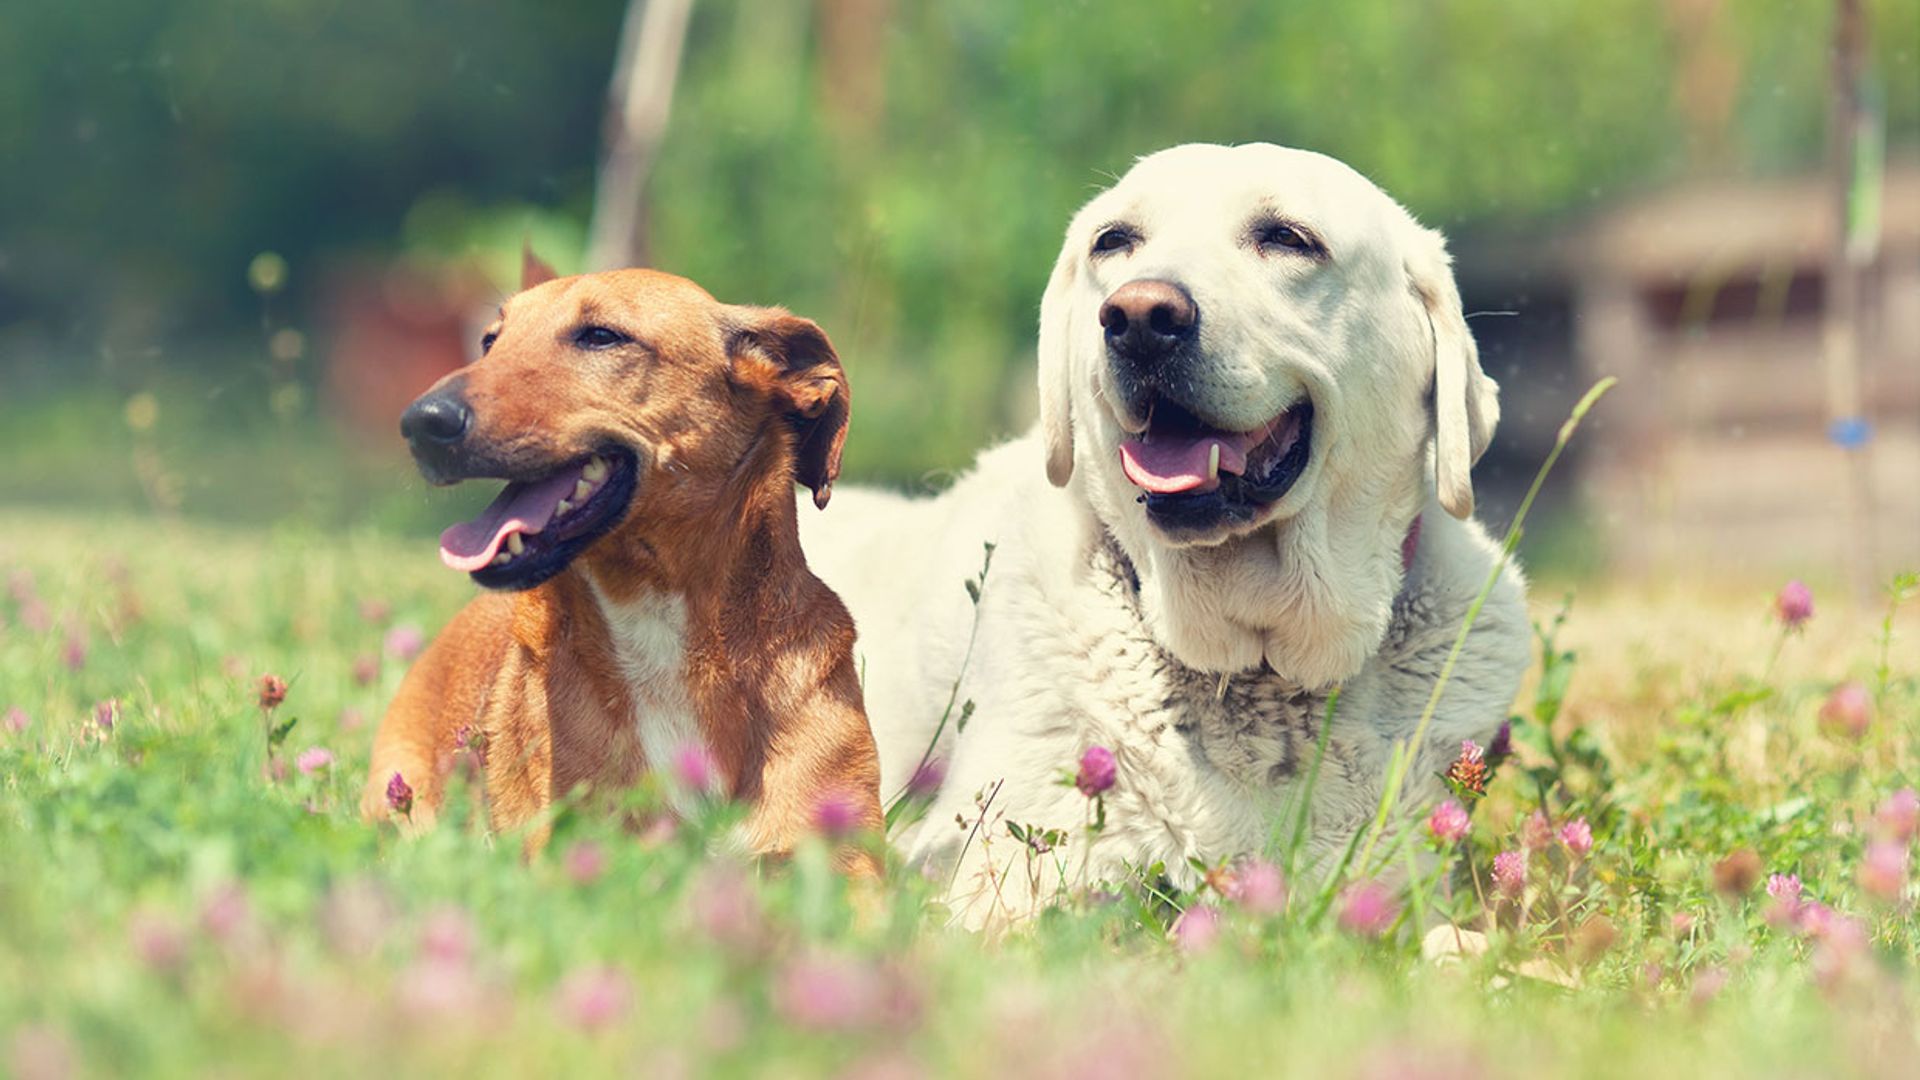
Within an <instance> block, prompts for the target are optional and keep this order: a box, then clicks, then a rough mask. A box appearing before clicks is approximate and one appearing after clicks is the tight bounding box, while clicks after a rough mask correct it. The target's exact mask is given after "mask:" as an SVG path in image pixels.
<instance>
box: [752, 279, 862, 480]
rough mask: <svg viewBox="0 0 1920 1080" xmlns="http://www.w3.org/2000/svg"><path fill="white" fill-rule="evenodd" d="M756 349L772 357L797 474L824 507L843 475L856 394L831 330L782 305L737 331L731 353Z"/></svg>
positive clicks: (798, 478)
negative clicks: (849, 384)
mask: <svg viewBox="0 0 1920 1080" xmlns="http://www.w3.org/2000/svg"><path fill="white" fill-rule="evenodd" d="M743 346H744V347H749V348H753V349H755V350H756V351H758V352H759V353H761V354H762V355H763V356H765V357H766V358H767V359H769V360H771V361H773V363H774V365H775V366H776V368H777V369H778V374H777V375H776V376H775V378H774V381H773V393H774V396H775V398H776V399H777V400H778V401H779V402H780V406H781V409H782V411H783V413H784V415H785V419H786V422H787V424H788V426H789V427H791V428H792V430H793V478H794V479H795V480H797V481H799V482H800V483H802V484H805V485H807V487H809V488H811V489H812V490H813V505H815V506H818V507H821V508H823V509H824V508H825V507H826V505H827V499H828V498H829V497H831V496H832V494H833V482H834V480H835V479H836V478H838V477H839V475H840V450H841V448H842V447H844V446H845V445H846V442H847V422H848V420H849V418H850V417H851V414H852V399H851V397H850V395H849V391H848V389H847V373H846V371H844V370H843V369H842V368H841V367H840V357H839V355H838V354H836V353H835V352H834V351H833V343H832V342H830V341H828V340H827V335H826V332H825V331H823V330H821V329H820V327H819V326H817V325H815V324H814V323H813V322H812V321H811V320H808V319H803V318H801V317H799V316H798V315H790V314H788V313H787V312H785V311H781V310H780V309H778V308H766V309H762V310H761V311H760V313H759V320H758V321H757V322H756V323H754V324H752V325H751V326H748V327H746V328H744V329H742V330H741V331H739V333H738V334H737V335H736V337H735V340H734V343H733V348H731V349H729V351H730V352H735V353H737V352H738V351H739V349H740V348H741V347H743Z"/></svg>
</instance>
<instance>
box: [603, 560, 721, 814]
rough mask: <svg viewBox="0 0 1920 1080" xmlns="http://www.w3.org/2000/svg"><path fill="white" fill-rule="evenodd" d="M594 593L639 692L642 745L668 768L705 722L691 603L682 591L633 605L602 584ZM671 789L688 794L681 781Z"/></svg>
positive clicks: (631, 687)
mask: <svg viewBox="0 0 1920 1080" xmlns="http://www.w3.org/2000/svg"><path fill="white" fill-rule="evenodd" d="M593 595H594V599H595V600H597V601H598V602H599V604H600V614H601V616H602V617H604V618H605V619H606V620H607V629H608V631H609V632H610V633H611V635H612V637H613V647H614V658H615V660H616V661H617V662H618V663H619V665H620V672H621V674H622V675H624V676H625V677H626V683H627V689H628V692H629V693H630V694H632V695H633V723H634V728H635V730H636V731H638V732H639V734H640V747H641V749H642V750H643V751H645V753H646V757H647V761H648V763H649V764H650V765H651V766H652V767H653V768H655V769H665V768H666V767H667V766H668V764H669V763H670V762H672V761H673V759H674V755H675V754H678V753H679V752H680V751H681V750H682V749H684V748H686V747H688V746H692V745H695V744H696V743H698V742H699V741H700V722H699V719H698V718H697V717H696V716H695V715H694V712H693V701H692V699H691V698H690V697H689V696H688V695H687V679H686V640H687V605H686V603H685V601H683V600H682V599H681V598H680V597H679V596H677V595H674V594H671V593H654V592H648V593H645V594H643V595H642V596H641V597H640V598H639V599H638V600H635V601H633V602H631V603H626V604H621V603H615V602H614V601H612V600H609V599H608V598H607V596H606V594H605V593H603V592H601V591H600V586H599V585H598V584H597V583H595V584H594V586H593ZM667 775H671V774H670V773H668V774H667ZM670 788H673V789H674V797H675V798H676V799H678V798H682V797H684V796H685V795H687V794H688V793H686V792H680V791H678V790H677V786H676V785H670ZM683 809H684V808H683Z"/></svg>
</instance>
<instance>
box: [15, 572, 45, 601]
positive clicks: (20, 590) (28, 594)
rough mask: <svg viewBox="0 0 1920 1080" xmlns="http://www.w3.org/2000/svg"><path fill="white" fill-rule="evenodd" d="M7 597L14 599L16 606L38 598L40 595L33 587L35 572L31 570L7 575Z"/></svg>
mask: <svg viewBox="0 0 1920 1080" xmlns="http://www.w3.org/2000/svg"><path fill="white" fill-rule="evenodd" d="M7 595H8V596H11V597H13V602H14V603H16V604H24V603H26V602H27V601H29V600H33V599H35V598H37V597H38V596H39V595H40V594H39V592H38V591H37V590H36V589H35V588H34V587H33V572H32V571H30V570H14V571H11V572H9V573H8V574H7Z"/></svg>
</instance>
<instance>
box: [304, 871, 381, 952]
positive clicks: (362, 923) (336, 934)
mask: <svg viewBox="0 0 1920 1080" xmlns="http://www.w3.org/2000/svg"><path fill="white" fill-rule="evenodd" d="M393 920H394V903H393V899H392V898H391V897H389V896H388V895H387V893H386V891H385V890H383V889H382V888H381V887H380V886H378V885H376V884H374V883H373V882H371V881H368V880H365V879H360V878H356V879H351V880H348V881H344V882H342V883H340V884H338V885H335V886H334V887H333V888H331V889H329V890H328V891H327V896H326V899H325V900H323V901H321V903H320V912H319V921H320V929H321V932H322V933H324V934H325V935H326V939H327V944H328V945H330V946H332V947H333V949H334V951H335V952H338V953H340V954H341V955H343V956H350V957H365V956H369V955H372V953H373V952H374V950H376V949H378V948H379V947H380V945H381V943H382V942H384V941H385V940H386V939H387V936H388V934H389V933H390V932H391V931H392V929H393Z"/></svg>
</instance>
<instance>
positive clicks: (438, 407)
mask: <svg viewBox="0 0 1920 1080" xmlns="http://www.w3.org/2000/svg"><path fill="white" fill-rule="evenodd" d="M471 426H473V410H472V409H470V408H468V407H467V403H466V401H465V400H464V399H462V398H461V397H460V396H459V395H458V394H454V393H449V392H447V391H444V390H443V391H440V392H438V393H433V394H428V395H426V396H425V397H423V398H421V399H420V400H418V401H415V402H414V403H413V404H412V405H409V406H407V411H406V412H404V413H402V414H400V434H401V435H402V436H404V437H405V438H406V440H407V441H408V442H410V443H413V444H414V445H416V446H418V445H421V444H424V443H434V444H438V445H440V446H451V445H453V444H454V443H457V442H459V441H460V440H461V439H463V438H465V437H466V434H467V428H469V427H471Z"/></svg>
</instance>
